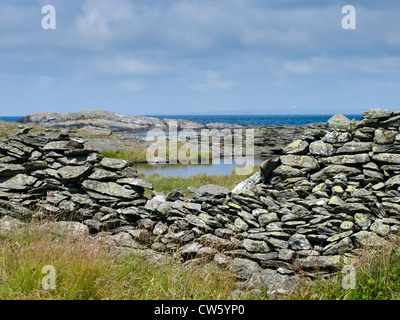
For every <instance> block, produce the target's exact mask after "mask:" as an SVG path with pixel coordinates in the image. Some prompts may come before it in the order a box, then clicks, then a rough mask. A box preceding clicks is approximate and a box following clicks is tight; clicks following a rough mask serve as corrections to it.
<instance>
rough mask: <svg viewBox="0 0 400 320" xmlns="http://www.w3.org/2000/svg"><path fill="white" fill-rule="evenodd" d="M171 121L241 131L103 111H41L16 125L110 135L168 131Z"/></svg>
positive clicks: (189, 126) (212, 126) (182, 126)
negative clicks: (79, 130) (153, 130)
mask: <svg viewBox="0 0 400 320" xmlns="http://www.w3.org/2000/svg"><path fill="white" fill-rule="evenodd" d="M171 121H173V122H174V123H175V122H176V124H177V128H176V129H177V130H200V129H207V128H209V129H224V128H229V129H234V128H242V126H239V125H232V124H223V123H212V124H210V125H209V126H208V125H205V124H203V123H198V122H193V121H188V120H182V119H178V120H176V119H167V118H166V119H162V120H161V119H158V118H153V117H143V116H132V115H124V114H119V113H114V112H110V111H102V110H87V111H81V112H71V113H57V112H40V113H36V114H34V115H28V116H25V117H23V118H22V119H20V120H19V121H18V122H19V123H21V124H25V125H30V126H38V125H39V126H43V127H47V128H52V129H85V130H87V131H88V132H89V133H94V134H101V135H109V134H110V133H112V132H143V131H148V130H152V129H161V130H166V131H168V129H169V123H170V122H171Z"/></svg>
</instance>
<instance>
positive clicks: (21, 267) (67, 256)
mask: <svg viewBox="0 0 400 320" xmlns="http://www.w3.org/2000/svg"><path fill="white" fill-rule="evenodd" d="M46 266H51V268H54V270H55V274H56V278H55V279H56V280H55V282H54V284H55V288H54V289H51V287H50V288H48V289H45V288H44V287H43V283H47V284H51V283H52V282H51V281H50V270H49V269H46ZM43 268H44V269H43ZM0 271H1V272H0V299H1V300H9V299H12V300H25V299H29V300H35V299H41V300H44V299H46V300H47V299H54V300H71V299H74V300H89V299H90V300H92V299H109V300H122V299H124V300H158V299H166V300H182V299H198V300H206V299H211V300H215V299H222V300H225V299H228V298H229V295H230V292H231V291H232V290H233V289H234V283H235V281H234V278H233V276H232V275H231V274H230V273H228V272H226V271H224V272H222V271H221V270H217V269H216V268H215V267H212V266H211V265H206V266H203V267H195V266H184V265H182V264H181V263H177V262H173V261H172V260H171V262H169V263H166V264H162V265H159V264H155V263H151V262H149V261H148V260H146V259H145V258H144V257H143V256H141V255H138V254H134V253H128V254H118V253H116V252H115V251H110V250H106V248H105V247H103V246H101V245H100V246H99V244H98V243H97V244H96V245H95V244H94V243H93V242H92V241H91V240H84V239H74V238H70V237H67V236H59V235H54V234H52V233H51V232H48V231H45V230H39V229H38V228H35V227H34V226H29V227H23V229H22V230H21V232H18V233H13V234H10V233H8V234H7V235H4V234H2V235H1V238H0Z"/></svg>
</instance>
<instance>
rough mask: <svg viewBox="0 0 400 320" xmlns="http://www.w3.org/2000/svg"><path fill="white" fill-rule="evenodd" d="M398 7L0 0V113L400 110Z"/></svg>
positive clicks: (249, 0)
mask: <svg viewBox="0 0 400 320" xmlns="http://www.w3.org/2000/svg"><path fill="white" fill-rule="evenodd" d="M348 4H350V5H353V6H354V7H355V8H356V17H357V29H356V30H344V29H343V28H342V26H341V21H342V18H343V17H344V15H343V14H342V12H341V11H342V7H343V6H344V5H348ZM44 5H53V6H54V7H55V8H56V14H57V15H56V19H57V21H56V22H57V29H56V30H44V29H42V27H41V21H42V18H43V17H44V15H43V14H42V13H41V10H42V7H43V6H44ZM399 17H400V4H399V3H398V0H397V1H395V0H388V1H375V0H369V1H355V0H354V1H353V0H347V1H331V0H324V1H321V0H307V1H297V0H296V1H295V0H270V1H268V0H212V1H211V0H113V1H111V0H79V1H78V0H68V1H65V0H45V1H39V0H2V1H1V3H0V104H1V112H0V115H3V116H11V115H26V114H33V113H36V112H41V111H54V112H74V111H82V110H92V109H101V110H109V111H115V112H119V113H124V114H183V113H195V114H196V113H207V112H213V113H219V114H225V113H228V114H229V113H242V114H248V113H265V114H310V113H318V114H319V113H328V114H334V113H338V112H340V113H346V114H356V113H361V112H363V111H365V110H368V109H370V108H376V107H380V108H387V109H391V110H400V108H399V92H400V90H399V89H400V19H399Z"/></svg>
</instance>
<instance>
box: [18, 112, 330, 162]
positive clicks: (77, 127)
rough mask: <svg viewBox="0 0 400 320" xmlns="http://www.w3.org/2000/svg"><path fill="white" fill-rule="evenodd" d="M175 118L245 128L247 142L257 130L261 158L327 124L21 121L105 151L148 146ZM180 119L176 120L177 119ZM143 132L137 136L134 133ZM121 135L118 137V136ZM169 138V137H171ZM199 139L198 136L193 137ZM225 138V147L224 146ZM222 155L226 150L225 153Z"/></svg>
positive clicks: (91, 118)
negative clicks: (153, 134) (149, 136)
mask: <svg viewBox="0 0 400 320" xmlns="http://www.w3.org/2000/svg"><path fill="white" fill-rule="evenodd" d="M171 121H174V123H176V125H177V127H176V130H177V131H178V132H182V131H192V135H193V132H197V140H200V131H201V130H203V129H208V130H210V131H211V130H213V129H216V130H224V129H225V130H226V129H228V130H231V132H233V130H235V129H242V132H243V142H245V141H246V137H245V129H253V130H254V132H255V136H254V149H255V150H254V152H255V155H256V156H257V157H270V156H274V155H280V154H282V148H283V147H284V146H285V145H286V144H288V143H290V142H291V141H293V140H295V139H296V138H299V137H300V138H303V137H304V138H305V137H307V136H308V135H315V134H318V133H319V134H320V132H321V131H322V132H326V130H327V124H326V123H313V124H308V125H303V126H295V125H280V126H240V125H233V124H226V123H208V124H204V123H199V122H193V121H188V120H174V119H162V120H161V119H158V118H151V117H142V116H129V115H122V114H117V113H113V112H107V111H96V110H95V111H82V112H75V113H53V112H42V113H37V114H34V115H28V116H25V117H23V118H22V119H20V120H19V121H18V123H19V124H20V125H22V126H23V127H33V128H35V127H41V128H43V131H44V132H53V133H57V132H59V133H60V132H67V133H71V134H73V135H76V134H79V135H81V136H84V137H85V139H86V141H87V144H88V145H89V147H90V148H92V149H94V150H97V151H102V150H133V149H135V148H137V147H145V148H146V147H148V146H149V145H150V143H149V142H147V141H146V139H145V137H144V136H143V134H145V133H146V132H149V131H150V130H154V129H159V130H163V131H165V132H168V129H169V123H170V122H171ZM175 121H176V122H175ZM138 133H140V134H142V135H136V136H134V134H138ZM115 137H118V138H115ZM167 140H168V137H167ZM193 140H196V139H193ZM223 143H224V141H223V139H221V146H223ZM221 154H222V153H221Z"/></svg>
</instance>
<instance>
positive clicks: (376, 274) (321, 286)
mask: <svg viewBox="0 0 400 320" xmlns="http://www.w3.org/2000/svg"><path fill="white" fill-rule="evenodd" d="M360 251H361V252H360V253H359V259H358V260H357V263H356V264H355V265H354V266H353V267H354V269H353V270H354V271H353V272H349V271H348V270H346V271H345V272H344V270H343V269H342V270H339V271H338V272H337V273H336V274H334V275H333V276H332V277H331V278H329V279H325V280H321V279H319V280H318V279H317V280H315V281H313V282H312V283H306V284H302V285H300V286H298V287H297V288H296V289H295V290H294V291H293V292H291V293H290V294H289V295H287V296H285V297H284V299H288V300H399V299H400V239H399V238H397V239H391V242H390V244H389V245H387V246H384V247H381V248H379V249H377V248H363V249H360ZM353 276H354V277H353ZM351 279H353V280H351ZM352 281H353V282H352ZM351 284H353V286H352V285H351Z"/></svg>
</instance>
